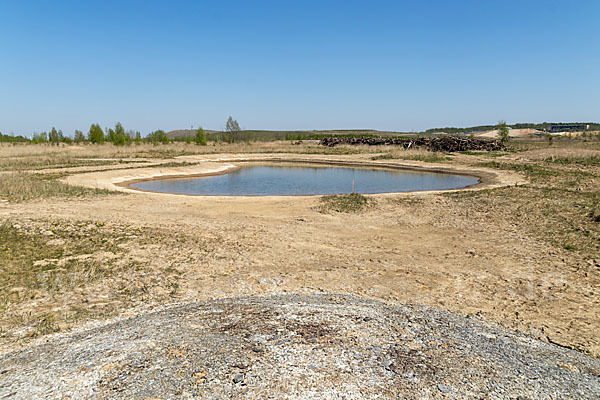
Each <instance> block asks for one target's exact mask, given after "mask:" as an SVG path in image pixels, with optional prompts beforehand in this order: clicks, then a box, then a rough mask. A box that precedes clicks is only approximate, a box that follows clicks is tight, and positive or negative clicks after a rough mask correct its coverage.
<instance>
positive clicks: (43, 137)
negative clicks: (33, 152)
mask: <svg viewBox="0 0 600 400" xmlns="http://www.w3.org/2000/svg"><path fill="white" fill-rule="evenodd" d="M31 141H32V142H33V143H46V142H48V134H47V133H46V132H42V133H34V134H33V139H32V140H31Z"/></svg>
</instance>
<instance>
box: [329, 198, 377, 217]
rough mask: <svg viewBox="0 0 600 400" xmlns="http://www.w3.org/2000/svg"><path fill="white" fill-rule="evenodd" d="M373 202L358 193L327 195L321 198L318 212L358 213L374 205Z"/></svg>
mask: <svg viewBox="0 0 600 400" xmlns="http://www.w3.org/2000/svg"><path fill="white" fill-rule="evenodd" d="M375 203H376V202H375V200H373V199H371V198H369V197H367V196H365V195H362V194H360V193H350V194H339V195H329V196H323V197H321V203H320V205H319V211H320V212H322V213H331V212H340V213H359V212H362V211H365V210H367V209H369V208H371V207H373V206H374V205H375Z"/></svg>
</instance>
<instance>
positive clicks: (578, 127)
mask: <svg viewBox="0 0 600 400" xmlns="http://www.w3.org/2000/svg"><path fill="white" fill-rule="evenodd" d="M585 128H586V126H585V125H584V124H560V125H550V128H548V132H550V133H554V132H579V131H584V130H585Z"/></svg>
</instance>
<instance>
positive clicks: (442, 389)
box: [437, 383, 456, 393]
mask: <svg viewBox="0 0 600 400" xmlns="http://www.w3.org/2000/svg"><path fill="white" fill-rule="evenodd" d="M437 388H438V390H439V391H440V392H442V393H450V392H456V389H454V388H453V387H452V386H448V385H444V384H443V383H438V385H437Z"/></svg>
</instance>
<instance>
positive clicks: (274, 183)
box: [131, 165, 479, 196]
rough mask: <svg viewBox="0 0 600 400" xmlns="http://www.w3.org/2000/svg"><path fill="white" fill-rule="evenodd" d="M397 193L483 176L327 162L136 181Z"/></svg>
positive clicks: (225, 191) (189, 188) (261, 192)
mask: <svg viewBox="0 0 600 400" xmlns="http://www.w3.org/2000/svg"><path fill="white" fill-rule="evenodd" d="M353 180H354V191H355V192H358V193H391V192H411V191H420V190H440V189H456V188H461V187H465V186H470V185H474V184H476V183H478V182H479V180H478V179H477V178H473V177H469V176H461V175H452V174H438V173H431V172H415V171H403V170H389V169H365V168H348V167H329V166H327V167H325V166H316V167H315V166H279V165H277V166H275V165H273V166H271V165H269V166H264V165H261V166H248V167H244V168H241V169H239V170H237V171H234V172H231V173H227V174H223V175H217V176H207V177H196V178H186V179H170V180H150V181H143V182H138V183H134V184H132V185H131V186H132V187H134V188H137V189H142V190H148V191H153V192H162V193H178V194H196V195H218V196H291V195H323V194H342V193H350V192H352V181H353Z"/></svg>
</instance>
